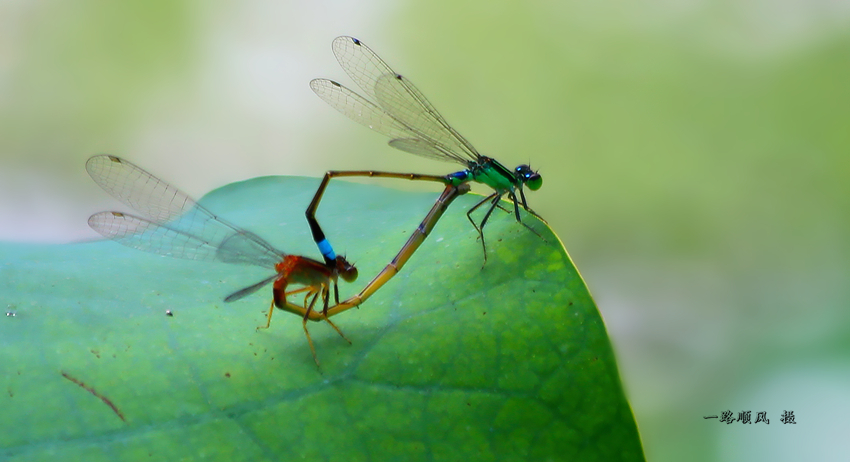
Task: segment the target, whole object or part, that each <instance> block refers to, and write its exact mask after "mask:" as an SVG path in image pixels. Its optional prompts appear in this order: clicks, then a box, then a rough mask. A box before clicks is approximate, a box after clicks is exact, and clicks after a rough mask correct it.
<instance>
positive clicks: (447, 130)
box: [311, 37, 480, 166]
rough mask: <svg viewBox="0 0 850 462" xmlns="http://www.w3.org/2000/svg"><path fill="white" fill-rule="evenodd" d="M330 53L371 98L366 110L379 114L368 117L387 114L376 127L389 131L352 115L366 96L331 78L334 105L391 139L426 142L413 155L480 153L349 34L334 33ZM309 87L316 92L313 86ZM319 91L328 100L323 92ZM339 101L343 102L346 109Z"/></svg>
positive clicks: (464, 159)
mask: <svg viewBox="0 0 850 462" xmlns="http://www.w3.org/2000/svg"><path fill="white" fill-rule="evenodd" d="M333 52H334V55H335V56H336V58H337V61H339V63H340V66H342V68H343V70H345V72H346V73H347V74H348V75H349V76H350V77H351V78H352V79H353V80H354V81H355V82H356V83H357V85H358V86H360V88H362V89H363V91H364V92H365V94H366V96H367V97H368V98H371V99H372V100H373V101H374V103H370V104H371V108H370V110H371V111H375V110H378V111H380V112H383V113H384V116H383V117H381V116H375V115H371V114H370V115H368V116H367V118H369V119H376V120H377V119H383V118H384V117H387V116H388V117H389V118H390V119H392V120H393V122H394V123H393V124H392V125H390V124H388V123H386V122H384V123H382V124H378V125H376V127H387V126H391V127H392V129H393V130H392V132H390V133H388V132H387V131H382V130H380V129H379V128H376V127H373V126H370V125H368V124H366V123H364V122H363V121H362V120H363V119H362V117H363V116H359V117H354V116H352V114H354V115H357V114H358V110H360V109H362V107H363V106H364V104H363V101H367V102H368V100H367V99H366V98H363V97H360V96H357V97H356V98H352V97H351V96H350V95H352V94H353V95H356V93H354V92H352V91H351V90H348V89H345V87H342V86H341V85H339V84H336V83H335V82H333V84H334V85H335V87H336V88H337V89H330V93H336V92H339V93H341V95H340V96H336V95H332V96H331V98H330V99H337V100H338V101H339V100H343V101H345V104H344V105H340V104H339V103H338V104H334V103H331V105H332V106H334V107H335V108H336V109H337V110H339V111H340V112H342V113H343V114H345V115H347V116H348V117H350V118H352V119H354V120H355V121H357V122H360V123H363V124H364V125H367V126H370V128H372V129H374V130H376V131H378V132H381V133H384V134H385V135H387V136H389V137H390V138H393V139H396V138H402V139H418V140H420V141H421V144H422V145H424V144H428V145H430V146H431V148H430V149H427V150H425V149H417V150H416V152H413V153H414V154H418V155H424V156H426V157H430V158H435V159H439V160H446V161H452V162H458V163H460V164H462V165H464V166H466V165H467V163H468V162H469V161H473V162H476V161H478V159H479V157H480V156H479V154H478V152H477V151H476V150H475V148H474V147H473V146H472V145H471V144H470V143H469V142H468V141H467V140H466V139H465V138H463V136H461V135H460V134H459V133H458V132H457V131H456V130H454V129H453V128H452V127H451V126H450V125H449V124H448V122H446V120H445V119H444V118H443V117H442V116H441V115H440V114H439V112H437V110H436V109H435V108H434V106H433V105H432V104H431V103H430V102H429V101H428V100H427V99H426V98H425V96H424V95H423V94H422V93H421V92H420V91H419V90H418V89H417V88H416V87H415V86H414V85H413V84H412V83H411V82H410V81H408V80H407V79H405V78H404V77H402V76H401V75H399V74H398V73H396V72H395V71H393V70H392V68H390V67H389V65H387V63H385V62H384V61H383V60H382V59H381V58H380V57H378V55H376V54H375V53H374V52H373V51H372V50H371V49H369V47H367V46H366V45H364V44H363V43H362V42H360V41H359V40H357V39H355V38H353V37H337V38H336V39H334V41H333ZM311 86H312V85H311ZM313 89H314V91H316V88H315V87H314V88H313ZM316 92H317V93H319V92H318V91H316ZM319 96H321V97H322V98H323V99H325V101H328V102H329V103H330V101H329V98H328V97H327V96H323V95H322V94H319ZM342 96H344V97H345V99H343V98H342ZM350 101H351V102H350ZM340 106H344V107H345V110H344V109H341V108H340ZM399 132H401V133H399ZM408 152H412V151H408Z"/></svg>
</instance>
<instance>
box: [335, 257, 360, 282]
mask: <svg viewBox="0 0 850 462" xmlns="http://www.w3.org/2000/svg"><path fill="white" fill-rule="evenodd" d="M336 271H337V274H339V276H340V277H341V278H342V280H343V281H345V282H354V281H355V280H357V268H356V267H355V266H354V265H352V264H351V263H349V262H348V260H346V259H345V257H343V256H342V255H337V256H336Z"/></svg>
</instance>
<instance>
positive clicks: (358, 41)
mask: <svg viewBox="0 0 850 462" xmlns="http://www.w3.org/2000/svg"><path fill="white" fill-rule="evenodd" d="M351 41H352V42H354V44H355V45H360V40H357V39H356V38H354V37H351Z"/></svg>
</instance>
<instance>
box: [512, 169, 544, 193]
mask: <svg viewBox="0 0 850 462" xmlns="http://www.w3.org/2000/svg"><path fill="white" fill-rule="evenodd" d="M514 172H515V173H516V176H517V179H519V180H520V181H522V182H523V184H525V185H526V186H528V189H530V190H532V191H537V190H538V189H540V187H541V186H543V177H542V176H540V174H539V173H537V172H536V171H535V170H532V169H531V166H530V165H525V164H523V165H520V166H518V167H517V168H516V169H514Z"/></svg>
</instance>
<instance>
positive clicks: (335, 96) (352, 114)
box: [310, 79, 467, 166]
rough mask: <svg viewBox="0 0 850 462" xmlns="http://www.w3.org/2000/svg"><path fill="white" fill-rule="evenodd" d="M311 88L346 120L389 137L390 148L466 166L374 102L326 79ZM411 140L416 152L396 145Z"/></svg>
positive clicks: (314, 82)
mask: <svg viewBox="0 0 850 462" xmlns="http://www.w3.org/2000/svg"><path fill="white" fill-rule="evenodd" d="M310 88H311V89H313V92H315V93H316V94H317V95H318V96H319V97H320V98H322V99H323V100H325V102H326V103H328V104H329V105H331V107H333V108H334V109H336V110H337V111H339V112H341V113H343V114H345V115H346V116H347V117H348V118H349V119H351V120H353V121H355V122H357V123H359V124H361V125H363V126H365V127H367V128H370V129H372V130H375V131H376V132H378V133H380V134H382V135H385V136H388V137H390V138H391V141H390V146H392V147H394V148H397V149H401V150H402V151H406V152H409V153H412V154H417V155H420V156H423V157H428V158H431V159H436V160H442V161H452V162H458V163H460V164H462V165H464V166H465V165H466V162H467V161H466V159H465V158H464V157H461V156H459V155H457V154H455V153H453V152H451V151H449V150H447V149H445V148H440V147H438V146H437V144H436V142H434V141H432V140H430V139H429V138H427V136H425V135H423V134H421V133H418V132H416V131H415V130H413V129H411V128H409V127H407V126H406V125H404V123H402V122H400V121H398V120H396V119H395V118H394V117H393V116H391V115H390V114H389V113H388V112H386V111H384V110H383V109H381V108H380V107H378V106H377V105H376V104H375V103H373V102H371V101H369V100H368V99H366V98H364V97H362V96H360V95H358V94H357V93H355V92H354V91H352V90H350V89H349V88H347V87H345V86H343V85H340V84H339V83H337V82H335V81H333V80H328V79H313V80H312V81H310ZM402 140H405V141H407V140H412V141H413V142H415V144H416V145H417V147H418V149H416V150H415V151H413V150H408V149H406V146H407V145H408V144H409V143H407V142H405V143H402V144H401V145H397V144H396V142H397V141H402Z"/></svg>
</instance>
